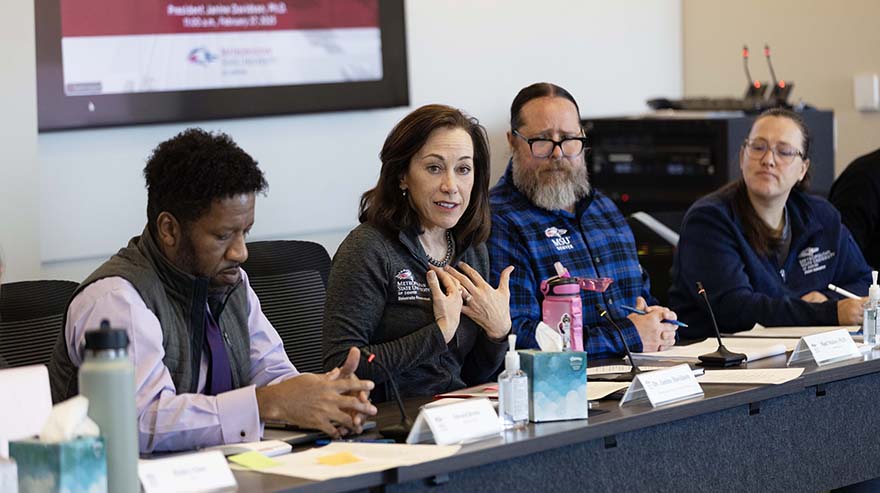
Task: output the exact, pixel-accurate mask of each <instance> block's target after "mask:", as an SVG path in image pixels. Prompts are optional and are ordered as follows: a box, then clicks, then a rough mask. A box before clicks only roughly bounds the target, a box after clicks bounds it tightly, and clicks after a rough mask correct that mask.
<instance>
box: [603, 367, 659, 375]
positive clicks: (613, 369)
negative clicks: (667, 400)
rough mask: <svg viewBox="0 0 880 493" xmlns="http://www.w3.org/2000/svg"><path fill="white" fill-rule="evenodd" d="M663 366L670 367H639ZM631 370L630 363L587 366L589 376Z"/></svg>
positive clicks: (645, 369)
mask: <svg viewBox="0 0 880 493" xmlns="http://www.w3.org/2000/svg"><path fill="white" fill-rule="evenodd" d="M663 368H668V367H666V366H639V369H640V370H642V371H654V370H662V369H663ZM630 370H632V367H631V366H629V365H605V366H593V367H591V368H587V376H591V375H611V374H614V373H629V372H630Z"/></svg>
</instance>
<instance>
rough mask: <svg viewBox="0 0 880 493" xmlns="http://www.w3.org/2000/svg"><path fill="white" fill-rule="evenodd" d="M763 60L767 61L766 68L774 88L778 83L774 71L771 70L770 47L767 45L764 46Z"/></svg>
mask: <svg viewBox="0 0 880 493" xmlns="http://www.w3.org/2000/svg"><path fill="white" fill-rule="evenodd" d="M764 58H766V59H767V66H768V67H770V78H771V79H773V85H774V86H775V85H776V84H778V83H779V81H777V80H776V71H775V70H773V62H771V61H770V45H768V44H765V45H764Z"/></svg>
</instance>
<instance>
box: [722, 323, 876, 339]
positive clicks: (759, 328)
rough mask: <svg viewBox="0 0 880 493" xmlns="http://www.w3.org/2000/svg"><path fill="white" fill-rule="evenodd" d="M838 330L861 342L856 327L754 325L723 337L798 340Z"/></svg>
mask: <svg viewBox="0 0 880 493" xmlns="http://www.w3.org/2000/svg"><path fill="white" fill-rule="evenodd" d="M840 329H846V331H847V332H849V333H850V334H851V335H853V340H855V341H856V342H861V339H862V336H861V335H855V334H857V333H858V332H859V331H861V330H862V328H861V327H859V326H858V325H828V326H821V327H820V326H817V327H764V326H763V325H761V324H755V326H754V327H752V329H751V330H746V331H743V332H735V333H733V334H724V337H786V338H788V337H795V338H798V339H800V338H801V337H804V336H811V335H814V334H822V333H824V332H831V331H832V330H840Z"/></svg>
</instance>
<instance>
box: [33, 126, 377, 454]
mask: <svg viewBox="0 0 880 493" xmlns="http://www.w3.org/2000/svg"><path fill="white" fill-rule="evenodd" d="M144 176H145V178H146V182H147V193H148V198H147V220H148V223H147V226H146V227H145V228H144V230H143V233H142V234H141V235H140V236H138V237H135V238H133V239H132V240H131V241H130V242H129V244H128V246H127V247H125V248H123V249H122V250H120V251H119V252H118V253H117V254H116V255H114V256H113V257H111V258H110V260H108V261H107V262H106V263H104V265H102V266H101V267H99V268H98V270H96V271H95V272H94V273H92V274H91V275H90V276H89V277H88V278H87V279H86V280H85V281H84V282H83V283H82V285H80V287H79V288H78V289H77V291H76V293H75V294H74V296H73V298H72V300H71V302H70V304H69V306H68V308H67V314H66V318H65V324H64V333H63V334H62V336H61V337H60V338H59V341H58V344H57V345H56V348H55V354H54V355H53V358H52V362H51V364H50V369H49V373H50V380H51V384H52V397H53V400H54V401H56V402H58V401H60V400H63V399H66V398H68V397H71V396H73V395H75V394H76V393H77V370H78V367H79V366H80V364H81V363H82V359H83V349H84V343H85V335H84V334H85V331H86V330H89V329H93V328H96V327H98V326H99V325H100V322H101V320H104V319H107V320H109V321H110V322H111V324H112V325H113V326H114V327H125V328H128V329H129V338H130V340H131V344H130V346H129V355H130V358H131V360H132V362H133V363H134V367H135V387H136V389H137V395H136V401H137V410H138V432H139V439H140V449H141V452H152V451H161V450H183V449H192V448H196V447H204V446H210V445H217V444H223V443H238V442H249V441H256V440H259V439H260V431H261V422H265V421H267V420H272V421H284V422H288V423H291V424H294V425H298V426H300V427H303V428H315V429H319V430H323V431H325V432H327V433H328V434H330V435H332V436H339V435H340V434H345V433H347V432H348V431H349V430H354V431H359V429H360V426H361V424H362V420H363V417H364V416H365V415H372V414H375V412H376V409H375V407H373V406H372V405H371V404H370V403H369V401H368V400H367V393H368V392H369V390H370V389H372V388H373V383H372V382H370V381H366V380H358V379H357V378H356V377H355V376H354V370H355V369H356V367H357V364H358V359H359V357H360V354H359V353H358V350H357V349H356V348H352V350H351V351H350V353H349V355H348V356H349V357H348V359H347V360H346V362H345V363H344V364H343V366H342V367H341V368H337V369H335V370H333V371H331V372H329V373H326V374H323V375H313V374H299V372H297V370H296V369H295V368H294V366H293V364H291V362H290V360H289V359H288V358H287V355H286V353H285V351H284V348H283V347H282V343H281V339H280V337H279V336H278V333H277V332H276V331H275V329H274V328H273V327H272V325H271V324H270V323H269V321H268V320H267V319H266V317H265V315H264V314H263V312H262V310H261V309H260V302H259V300H258V299H257V296H256V295H255V294H254V291H253V290H252V289H251V287H250V285H249V284H248V279H247V275H246V273H245V272H244V271H243V270H242V269H241V268H240V264H241V263H242V262H244V261H245V260H246V259H247V247H246V246H245V239H246V237H247V235H248V233H249V232H250V230H251V227H252V226H253V223H254V202H255V196H256V194H257V193H261V192H264V191H265V190H266V187H267V184H266V180H265V178H264V177H263V172H262V171H261V170H260V169H259V168H258V167H257V163H256V161H254V160H253V159H252V158H251V157H250V156H249V155H248V154H247V153H245V152H244V151H243V150H242V149H241V148H239V147H238V146H237V145H236V144H235V143H234V142H233V141H232V140H231V139H230V138H229V137H228V136H226V135H224V134H210V133H207V132H204V131H202V130H199V129H190V130H187V131H185V132H183V133H181V134H179V135H177V136H176V137H174V138H172V139H170V140H168V141H166V142H163V143H161V144H159V146H158V147H157V148H156V149H155V150H154V151H153V155H152V156H151V157H150V159H149V161H148V162H147V165H146V168H144Z"/></svg>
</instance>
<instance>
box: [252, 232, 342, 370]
mask: <svg viewBox="0 0 880 493" xmlns="http://www.w3.org/2000/svg"><path fill="white" fill-rule="evenodd" d="M247 247H248V260H247V262H245V263H244V264H242V268H243V269H244V270H245V272H247V274H248V278H249V279H250V284H251V287H252V288H253V290H254V292H255V293H256V294H257V297H258V298H259V299H260V305H261V306H262V309H263V313H265V314H266V318H268V319H269V322H271V323H272V325H273V326H274V327H275V330H277V331H278V335H280V336H281V340H282V341H283V342H284V350H285V352H287V356H288V357H289V358H290V360H291V361H292V362H293V364H294V365H295V366H296V368H297V369H298V370H299V371H301V372H320V371H321V369H322V361H321V332H322V329H323V324H324V300H325V298H326V294H327V279H328V278H329V276H330V255H329V254H328V253H327V250H325V249H324V247H323V246H321V245H319V244H317V243H313V242H309V241H295V240H287V241H282V240H278V241H255V242H251V243H248V245H247Z"/></svg>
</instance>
